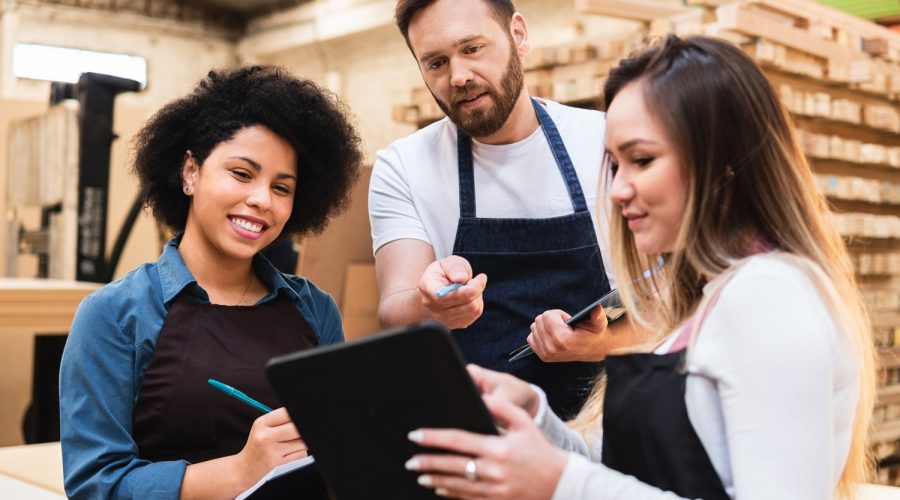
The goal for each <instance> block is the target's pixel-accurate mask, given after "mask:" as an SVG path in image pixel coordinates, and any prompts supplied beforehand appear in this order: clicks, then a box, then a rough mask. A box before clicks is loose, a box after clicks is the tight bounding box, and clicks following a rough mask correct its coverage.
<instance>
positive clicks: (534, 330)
mask: <svg viewBox="0 0 900 500" xmlns="http://www.w3.org/2000/svg"><path fill="white" fill-rule="evenodd" d="M570 317H571V316H570V315H569V314H568V313H566V312H564V311H560V310H558V309H555V310H552V311H547V312H545V313H543V314H541V315H540V316H538V317H536V318H535V319H534V323H532V324H531V334H530V335H529V336H528V345H530V346H531V348H532V349H533V350H534V353H535V354H537V355H538V357H540V358H541V359H542V360H544V361H546V362H562V361H600V360H602V359H604V358H605V357H606V356H607V355H608V354H609V353H610V352H612V351H614V350H616V349H619V348H622V347H627V346H630V345H633V344H635V343H637V342H638V341H639V340H640V339H639V338H638V337H639V336H638V332H635V331H634V329H632V328H631V325H630V322H628V321H626V320H620V321H617V322H615V323H614V326H609V325H608V323H607V319H606V314H605V311H604V310H603V307H602V306H597V308H596V309H594V310H593V311H591V317H590V318H588V319H586V320H584V321H581V322H579V323H578V324H576V325H575V328H572V327H571V326H568V325H566V323H565V322H566V321H568V319H569V318H570Z"/></svg>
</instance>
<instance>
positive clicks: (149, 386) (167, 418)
mask: <svg viewBox="0 0 900 500" xmlns="http://www.w3.org/2000/svg"><path fill="white" fill-rule="evenodd" d="M184 295H185V294H182V295H180V296H179V297H178V298H176V299H175V300H174V301H173V302H172V304H171V305H170V307H169V313H168V315H167V316H166V319H165V321H164V322H163V326H162V330H161V331H160V333H159V338H158V339H157V342H156V350H155V351H154V354H153V357H152V358H151V359H150V363H149V365H148V366H147V371H146V372H145V373H144V378H143V380H142V382H141V389H140V392H139V394H138V399H137V402H136V404H135V408H134V414H133V415H134V416H133V420H134V427H133V435H134V440H135V442H136V443H137V446H138V453H139V456H140V457H141V458H142V459H145V460H150V461H163V460H187V461H188V462H191V463H196V462H202V461H206V460H212V459H215V458H220V457H224V456H228V455H233V454H235V453H238V452H240V451H241V449H243V447H244V444H245V443H246V441H247V436H249V434H250V427H251V426H252V425H253V421H254V420H256V419H257V418H258V417H259V416H261V415H262V412H260V411H259V410H258V409H256V408H253V407H251V406H249V405H247V404H246V403H243V402H241V401H239V400H237V399H235V398H233V397H230V396H227V395H226V394H224V393H222V392H220V391H218V390H216V389H215V388H213V387H212V386H211V385H209V384H208V383H207V379H210V378H212V379H216V380H218V381H220V382H223V383H225V384H228V385H230V386H232V387H234V388H236V389H238V390H240V391H242V392H244V393H245V394H247V395H248V396H250V397H252V398H253V399H256V400H257V401H259V402H261V403H263V404H265V405H266V406H268V407H270V408H278V407H280V406H282V405H281V402H280V400H279V398H278V396H277V395H276V394H275V392H274V391H272V388H271V387H270V386H269V383H268V381H267V380H266V375H265V366H266V363H267V362H268V361H269V359H270V358H271V357H273V356H276V355H279V354H285V353H288V352H294V351H300V350H304V349H309V348H311V347H315V346H317V345H318V344H319V342H318V339H317V338H316V335H315V333H314V332H313V330H312V327H311V326H310V325H309V323H308V322H307V321H306V319H305V318H304V317H303V315H302V314H300V311H298V310H297V308H296V307H294V304H293V303H292V302H291V300H290V298H288V297H287V296H286V295H285V294H284V293H279V295H278V297H276V298H275V299H274V300H272V301H269V302H266V303H264V304H257V305H253V306H222V305H216V304H202V303H200V302H197V301H195V300H191V299H189V298H186V297H184ZM305 469H310V470H309V471H306V470H305ZM300 470H301V471H304V472H303V473H302V474H303V475H302V476H301V475H300V474H299V473H298V474H288V475H286V476H282V477H281V478H278V479H276V480H274V481H272V482H270V483H267V485H266V487H264V488H262V489H260V490H258V491H257V492H256V493H254V494H253V495H252V497H253V498H280V497H281V498H283V497H284V496H282V495H281V494H278V493H276V494H274V495H272V492H273V491H274V488H277V487H285V486H286V487H287V488H288V489H287V491H290V492H291V495H289V496H287V498H290V497H292V496H294V495H293V494H294V493H297V492H301V491H302V492H303V497H304V498H327V496H326V493H325V489H324V485H323V483H322V481H321V478H320V477H319V475H318V472H317V471H316V470H315V469H314V467H312V468H309V467H307V468H304V469H300ZM307 472H308V473H307Z"/></svg>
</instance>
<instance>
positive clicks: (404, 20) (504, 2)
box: [394, 0, 516, 50]
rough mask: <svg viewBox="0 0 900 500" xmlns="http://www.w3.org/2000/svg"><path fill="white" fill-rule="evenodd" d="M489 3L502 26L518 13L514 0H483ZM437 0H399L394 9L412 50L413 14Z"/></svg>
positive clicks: (407, 43) (401, 30) (399, 25)
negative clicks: (411, 22) (410, 34)
mask: <svg viewBox="0 0 900 500" xmlns="http://www.w3.org/2000/svg"><path fill="white" fill-rule="evenodd" d="M482 1H483V2H485V3H487V4H488V7H490V9H491V13H492V14H493V16H494V19H496V20H497V22H498V23H500V26H503V27H504V28H506V26H507V25H508V24H509V21H510V20H511V19H512V16H513V14H515V13H516V7H515V6H514V5H513V3H512V0H482ZM435 2H437V0H398V1H397V7H396V8H395V9H394V21H395V22H396V23H397V27H398V28H400V33H402V34H403V39H404V40H406V45H407V46H408V47H409V49H410V50H412V46H411V45H410V44H409V23H410V21H412V18H413V16H415V15H416V14H418V13H419V12H421V11H423V10H425V9H426V8H428V7H430V6H431V5H432V4H433V3H435Z"/></svg>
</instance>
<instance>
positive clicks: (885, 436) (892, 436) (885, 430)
mask: <svg viewBox="0 0 900 500" xmlns="http://www.w3.org/2000/svg"><path fill="white" fill-rule="evenodd" d="M875 427H876V430H875V436H874V438H873V441H874V442H875V443H889V442H891V441H897V440H898V439H900V420H892V421H889V422H881V423H878V424H875Z"/></svg>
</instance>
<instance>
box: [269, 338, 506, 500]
mask: <svg viewBox="0 0 900 500" xmlns="http://www.w3.org/2000/svg"><path fill="white" fill-rule="evenodd" d="M266 373H267V375H268V378H269V382H270V384H271V385H272V388H273V389H274V390H275V392H276V393H277V394H278V396H279V397H280V398H281V401H282V403H283V404H284V406H285V407H286V408H287V410H288V413H289V414H290V415H291V418H292V420H293V421H294V424H295V425H296V426H297V430H298V431H299V432H300V435H301V436H302V437H303V439H304V440H305V441H306V444H307V445H308V446H309V451H310V454H312V455H314V456H315V457H316V465H317V467H318V469H319V472H320V473H321V474H322V476H323V478H324V479H325V481H326V482H327V483H328V485H329V486H330V487H331V489H332V491H333V492H334V495H335V496H336V497H337V498H340V499H341V500H354V499H364V498H365V499H369V498H395V499H433V498H439V497H437V496H436V495H435V494H434V492H433V491H432V490H430V489H428V488H424V487H422V486H419V484H418V483H417V482H416V479H417V476H418V474H417V473H416V472H413V471H407V470H406V469H405V468H404V464H405V462H406V461H407V460H409V458H411V457H412V456H413V455H414V454H416V453H421V452H422V451H424V449H423V448H422V447H420V446H418V445H416V444H414V443H412V442H411V441H409V439H407V434H408V433H409V432H410V431H412V430H414V429H418V428H421V427H441V428H443V427H452V428H459V429H465V430H469V431H472V432H478V433H481V434H497V429H496V427H495V426H494V424H493V420H492V418H491V415H490V413H489V412H488V410H487V408H486V407H485V405H484V402H483V401H482V400H481V396H480V394H479V392H478V390H477V389H476V387H475V384H474V383H473V382H472V379H471V378H470V377H469V374H468V372H467V371H466V369H465V365H464V363H463V358H462V355H461V354H460V352H459V349H458V348H457V347H456V344H455V343H454V341H453V339H452V337H451V336H450V332H449V331H448V330H447V328H446V327H444V326H443V325H441V324H439V323H436V322H426V323H422V324H418V325H413V326H410V327H406V328H400V329H393V330H387V331H384V332H382V333H379V334H375V335H372V336H369V337H365V338H363V339H360V340H356V341H353V342H348V343H346V344H339V345H332V346H328V347H323V348H321V349H314V350H306V351H301V352H298V353H294V354H288V355H285V356H279V357H276V358H273V359H272V360H270V361H269V364H268V366H267V368H266Z"/></svg>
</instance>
